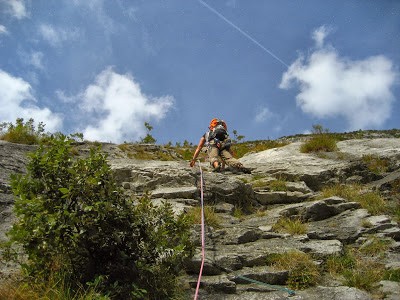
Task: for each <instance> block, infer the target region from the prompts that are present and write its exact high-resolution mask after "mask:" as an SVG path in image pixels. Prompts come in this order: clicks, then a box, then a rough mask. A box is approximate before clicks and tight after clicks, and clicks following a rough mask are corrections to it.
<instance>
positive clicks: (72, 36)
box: [39, 24, 80, 47]
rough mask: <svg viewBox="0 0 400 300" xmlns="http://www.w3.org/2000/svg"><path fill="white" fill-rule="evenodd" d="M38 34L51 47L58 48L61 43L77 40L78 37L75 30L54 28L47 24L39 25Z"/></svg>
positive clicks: (77, 32) (77, 31)
mask: <svg viewBox="0 0 400 300" xmlns="http://www.w3.org/2000/svg"><path fill="white" fill-rule="evenodd" d="M39 34H40V35H41V37H42V38H43V39H44V40H45V41H47V42H48V43H49V44H50V45H51V46H53V47H60V46H61V45H62V43H64V42H66V41H71V40H77V39H78V38H79V36H80V32H79V30H78V29H77V28H74V29H64V28H56V27H54V26H51V25H49V24H41V25H40V26H39Z"/></svg>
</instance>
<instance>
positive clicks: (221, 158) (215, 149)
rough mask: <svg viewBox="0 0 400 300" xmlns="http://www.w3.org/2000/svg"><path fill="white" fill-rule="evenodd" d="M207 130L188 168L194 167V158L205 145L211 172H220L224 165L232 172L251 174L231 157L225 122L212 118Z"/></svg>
mask: <svg viewBox="0 0 400 300" xmlns="http://www.w3.org/2000/svg"><path fill="white" fill-rule="evenodd" d="M208 129H209V130H208V131H207V132H206V133H205V134H204V135H203V136H202V137H201V138H200V141H199V144H198V145H197V149H196V151H195V152H194V155H193V159H192V160H191V161H190V166H191V167H193V166H194V165H195V163H196V158H197V156H198V155H199V153H200V151H201V149H202V148H203V146H204V145H205V146H206V147H207V153H208V158H209V160H210V164H211V166H212V167H213V172H220V171H221V170H222V169H223V168H224V166H225V163H226V164H227V165H228V166H229V167H231V168H233V169H234V170H237V171H241V172H243V173H251V171H250V170H249V169H248V168H246V167H244V166H243V165H242V163H241V162H240V161H238V160H237V159H236V158H234V157H233V155H232V151H231V149H230V147H231V140H230V139H229V135H228V131H227V130H228V128H227V126H226V123H225V121H223V120H220V119H217V118H214V119H212V120H211V122H210V125H209V126H208Z"/></svg>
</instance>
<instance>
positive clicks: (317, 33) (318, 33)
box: [312, 25, 332, 48]
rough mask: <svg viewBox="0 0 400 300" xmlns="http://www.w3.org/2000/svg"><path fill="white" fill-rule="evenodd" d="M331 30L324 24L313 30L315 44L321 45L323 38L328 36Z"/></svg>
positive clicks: (319, 46)
mask: <svg viewBox="0 0 400 300" xmlns="http://www.w3.org/2000/svg"><path fill="white" fill-rule="evenodd" d="M331 31H332V28H330V27H327V26H325V25H323V26H321V27H319V28H317V29H316V30H314V32H313V34H312V38H313V40H314V41H315V44H316V46H317V47H318V48H321V47H323V45H324V41H325V38H326V37H327V36H328V34H329V33H331Z"/></svg>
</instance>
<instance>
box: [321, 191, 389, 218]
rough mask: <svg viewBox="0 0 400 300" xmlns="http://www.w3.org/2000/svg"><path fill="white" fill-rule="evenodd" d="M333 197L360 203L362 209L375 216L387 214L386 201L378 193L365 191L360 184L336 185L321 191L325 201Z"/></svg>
mask: <svg viewBox="0 0 400 300" xmlns="http://www.w3.org/2000/svg"><path fill="white" fill-rule="evenodd" d="M332 196H338V197H341V198H343V199H346V200H347V201H351V202H358V203H360V205H361V207H362V208H365V209H366V210H368V212H369V213H371V214H373V215H378V214H382V213H386V212H387V210H388V207H387V205H386V202H385V200H384V199H383V198H382V196H381V195H380V194H379V193H378V192H376V191H373V192H369V191H365V190H364V189H363V187H362V186H361V185H358V184H350V185H341V184H336V185H332V186H327V187H324V188H323V189H322V190H321V196H320V198H322V199H323V198H329V197H332Z"/></svg>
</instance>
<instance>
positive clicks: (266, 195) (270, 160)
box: [0, 138, 400, 300]
mask: <svg viewBox="0 0 400 300" xmlns="http://www.w3.org/2000/svg"><path fill="white" fill-rule="evenodd" d="M300 145H301V143H292V144H289V145H287V146H285V147H282V148H276V149H271V150H267V151H263V152H259V153H253V154H249V155H247V156H245V157H243V158H241V161H242V163H243V164H244V165H245V166H247V167H251V168H252V169H253V172H252V174H235V173H233V172H231V171H229V170H227V171H225V172H222V173H212V172H209V167H208V164H206V163H203V164H202V171H203V178H204V182H203V183H204V185H203V187H204V189H203V192H204V193H203V194H204V201H205V203H206V205H209V206H212V207H214V211H215V213H216V215H217V218H218V220H219V223H220V224H219V226H217V227H216V226H214V227H213V226H211V225H208V224H206V238H205V242H206V249H205V253H206V258H205V264H204V269H203V274H202V280H201V288H200V297H201V299H232V300H233V299H245V300H246V299H318V300H323V299H337V300H339V299H349V300H350V299H373V298H374V297H375V295H374V293H368V292H366V291H362V290H359V289H356V288H354V287H348V286H344V285H343V284H342V283H341V282H340V281H338V280H337V279H335V278H333V277H332V276H330V275H329V274H327V273H323V272H322V275H321V278H319V280H318V282H317V285H316V286H314V287H311V288H307V289H305V290H301V291H295V292H296V293H295V295H289V293H288V290H287V289H286V288H287V287H286V286H285V282H286V281H287V279H288V276H289V270H276V269H273V268H272V267H271V266H270V265H269V264H268V259H269V257H271V255H276V254H281V253H285V252H288V251H294V250H295V251H299V252H302V253H308V254H311V256H312V258H313V260H314V263H315V264H316V265H321V264H323V263H324V261H326V259H327V258H329V257H331V256H332V255H340V254H343V251H344V249H345V247H346V246H348V245H350V246H354V247H360V246H361V245H363V242H365V241H366V240H367V239H369V238H371V237H374V238H380V239H385V240H387V241H389V242H390V243H389V245H390V246H389V247H388V248H387V249H386V251H385V253H383V254H382V256H381V257H380V258H379V259H380V260H381V262H382V263H384V264H385V265H386V266H387V269H393V270H398V269H399V267H400V264H399V261H400V253H399V248H400V246H399V245H400V228H399V225H398V224H397V223H396V222H395V221H394V220H392V219H391V218H390V217H389V216H387V215H371V214H370V213H368V211H367V210H366V209H363V208H362V207H361V205H360V204H359V203H358V202H351V201H349V200H348V199H344V198H340V197H336V196H335V197H329V198H317V196H318V191H319V190H320V189H321V188H322V187H324V186H325V185H327V184H331V183H349V182H357V183H361V184H364V185H365V188H366V189H378V190H381V191H383V193H385V195H387V197H388V199H389V200H391V201H399V186H396V184H398V183H397V182H400V181H399V178H400V170H399V169H400V139H394V138H393V139H368V140H367V139H366V140H349V141H342V142H339V143H338V147H339V152H338V153H334V154H329V153H327V154H324V155H315V154H302V153H300V152H299V147H300ZM33 149H34V147H30V146H23V145H16V144H10V143H6V142H1V141H0V214H1V215H0V239H1V240H4V239H5V235H4V232H5V231H6V229H7V228H9V226H10V222H11V221H12V213H11V207H12V203H13V197H12V195H11V191H10V188H9V175H10V174H11V173H14V172H19V173H21V172H24V171H25V163H26V157H25V153H26V152H28V151H31V150H33ZM107 149H108V151H110V150H109V149H117V148H116V147H110V146H108V148H107ZM364 155H376V156H379V157H380V158H383V159H386V160H387V161H389V162H390V163H389V166H388V168H387V170H386V173H382V174H376V173H374V172H372V171H370V170H369V168H368V166H367V165H366V163H365V162H364V161H363V160H362V157H363V156H364ZM121 156H122V155H121V153H118V155H110V156H109V163H110V165H111V167H112V169H113V172H114V174H115V178H116V180H117V182H118V183H119V184H120V185H121V186H122V187H123V188H124V190H125V191H126V193H127V194H131V195H141V194H143V193H144V192H150V193H151V198H152V199H153V201H154V202H155V203H159V202H161V201H169V202H170V203H171V204H172V205H173V207H174V210H175V211H176V212H177V213H181V212H185V211H188V210H189V209H190V208H191V207H194V206H198V205H199V199H200V186H201V184H200V169H199V167H198V166H196V167H195V168H190V167H189V166H188V163H187V162H185V161H168V162H164V161H144V160H134V159H129V158H127V157H121ZM277 178H278V179H282V178H284V179H285V185H286V189H285V190H283V191H282V190H278V191H277V190H274V189H272V188H271V187H270V185H269V183H270V182H272V181H274V180H276V179H277ZM398 185H400V184H398ZM238 207H247V208H249V207H251V208H252V213H249V214H243V213H242V214H240V211H239V210H238ZM257 211H258V213H257ZM282 218H288V219H293V220H295V219H298V220H302V221H303V222H305V223H306V225H307V227H306V232H305V233H302V234H298V235H291V234H288V233H282V232H279V231H277V230H276V228H275V226H276V224H277V222H278V220H280V219H282ZM193 232H194V235H193V237H194V241H195V242H196V244H197V251H196V253H195V255H194V257H193V258H192V259H191V261H189V262H188V263H187V267H186V273H187V274H186V275H185V276H183V278H182V280H183V281H184V282H186V284H187V285H188V286H190V290H188V298H191V297H193V293H194V289H195V287H196V284H197V279H198V273H199V269H200V264H201V259H202V258H201V247H200V226H199V225H196V226H194V229H193ZM3 273H5V270H4V269H3ZM260 283H263V284H260ZM377 291H378V292H380V293H381V294H383V293H385V295H387V299H395V298H397V297H398V282H394V281H390V280H384V281H382V282H381V283H380V286H379V287H377ZM289 296H290V297H289Z"/></svg>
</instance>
